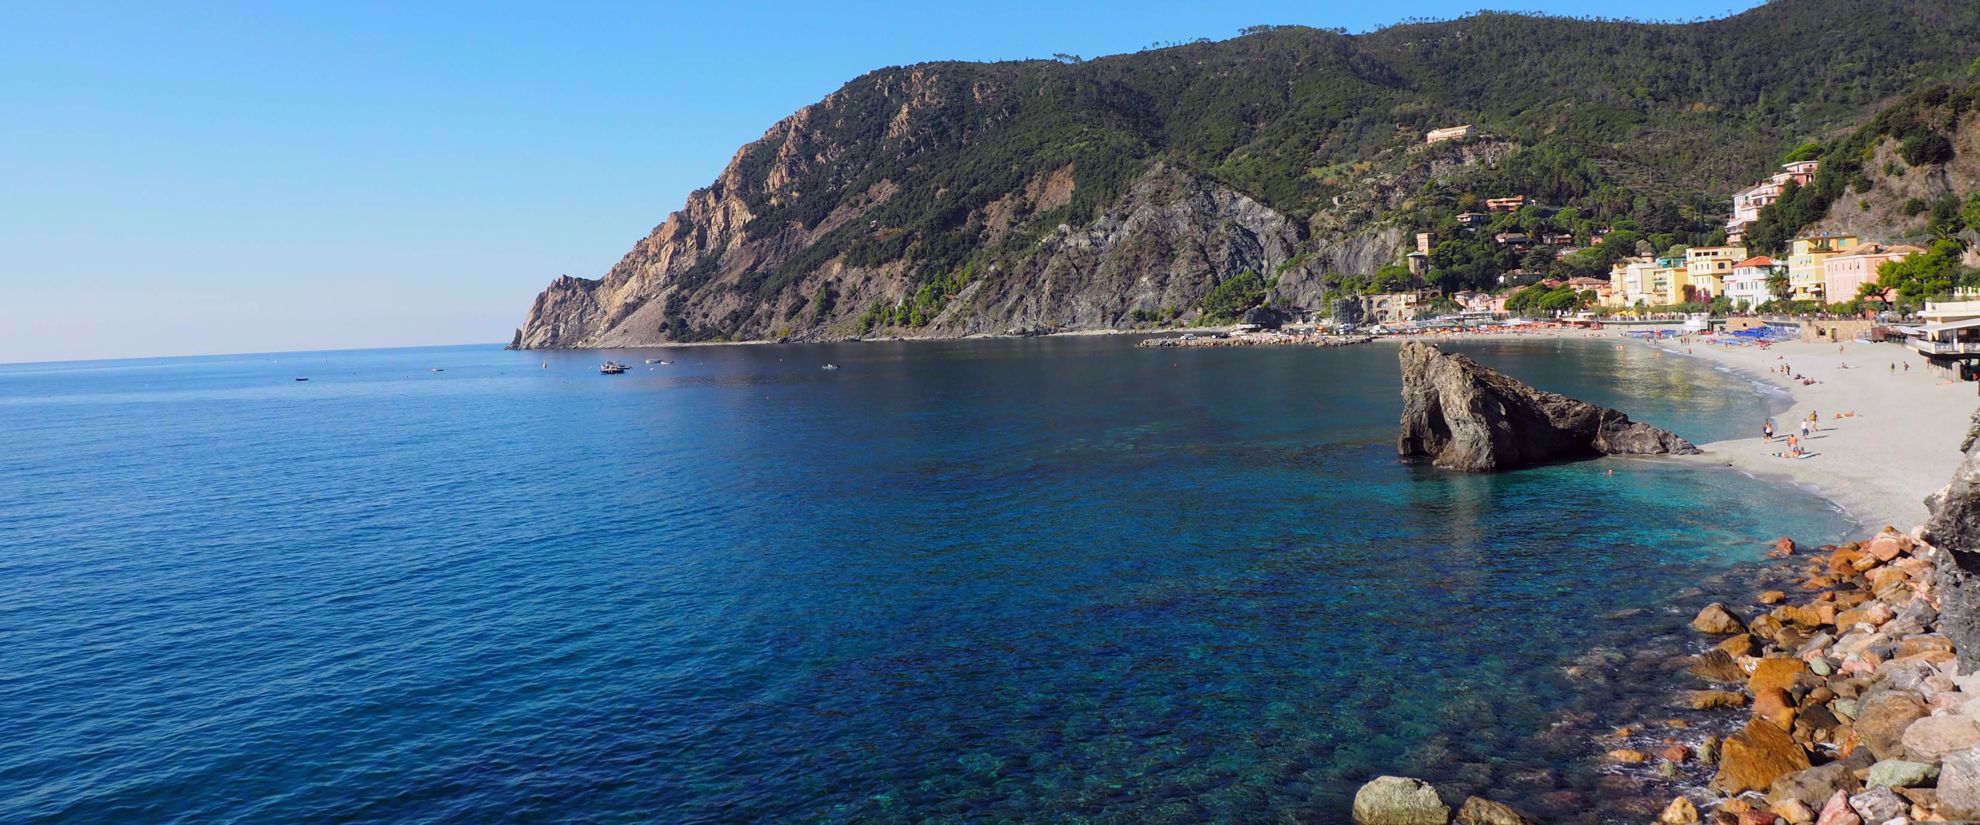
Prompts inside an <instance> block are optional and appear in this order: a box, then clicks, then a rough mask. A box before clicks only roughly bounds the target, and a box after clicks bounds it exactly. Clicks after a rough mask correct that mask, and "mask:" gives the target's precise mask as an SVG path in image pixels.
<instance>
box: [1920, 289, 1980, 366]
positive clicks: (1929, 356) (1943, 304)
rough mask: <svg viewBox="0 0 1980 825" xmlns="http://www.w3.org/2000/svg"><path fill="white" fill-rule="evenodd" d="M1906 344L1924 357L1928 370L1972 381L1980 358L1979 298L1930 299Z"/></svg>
mask: <svg viewBox="0 0 1980 825" xmlns="http://www.w3.org/2000/svg"><path fill="white" fill-rule="evenodd" d="M1918 317H1919V318H1920V319H1923V320H1924V321H1925V324H1924V325H1923V326H1921V327H1917V328H1914V329H1912V330H1910V331H1909V334H1908V335H1907V336H1906V337H1905V346H1908V347H1910V348H1912V349H1913V350H1915V351H1917V352H1918V354H1920V355H1923V356H1925V365H1926V368H1927V369H1930V370H1933V371H1935V372H1938V373H1940V374H1942V375H1944V376H1946V377H1947V378H1957V379H1960V380H1968V381H1970V380H1973V379H1974V378H1975V375H1976V369H1975V362H1976V361H1980V301H1972V300H1968V301H1927V302H1925V309H1924V311H1922V312H1920V313H1918Z"/></svg>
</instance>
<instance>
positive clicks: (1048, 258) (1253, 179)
mask: <svg viewBox="0 0 1980 825" xmlns="http://www.w3.org/2000/svg"><path fill="white" fill-rule="evenodd" d="M1650 11H1654V10H1650V9H1646V12H1650ZM1977 57H1980V4H1976V3H1971V2H1960V1H1959V0H1897V1H1896V2H1886V1H1883V0H1878V1H1875V2H1873V1H1872V0H1777V2H1773V3H1769V4H1767V5H1766V6H1763V7H1761V8H1758V9H1755V10H1753V11H1749V12H1746V13H1743V14H1740V15H1737V16H1734V17H1730V18H1726V19H1721V20H1713V21H1706V22H1697V23H1689V24H1662V23H1658V24H1649V23H1635V22H1617V21H1597V20H1575V19H1564V18H1552V17H1539V16H1529V15H1515V14H1496V13H1494V14H1480V15H1476V16H1472V17H1467V18H1464V19H1460V20H1453V21H1443V22H1418V23H1406V24H1402V25H1397V26H1394V27H1391V28H1387V29H1382V30H1380V31H1376V32H1372V33H1369V34H1364V35H1348V34H1345V33H1342V32H1336V31H1326V30H1318V29H1310V28H1300V27H1261V28H1257V29H1253V30H1248V31H1247V32H1246V33H1244V34H1243V35H1242V36H1239V37H1237V38H1234V39H1230V40H1224V41H1217V42H1211V41H1199V42H1197V43H1193V44H1186V45H1179V46H1173V47H1168V48H1160V49H1153V50H1149V51H1144V52H1139V53H1135V54H1128V55H1118V56H1112V57H1105V58H1100V59H1094V60H1085V61H1081V60H1079V59H1077V58H1071V57H1065V58H1061V59H1057V60H1031V61H1017V62H1008V63H992V64H978V63H931V64H923V65H918V66H910V67H895V68H887V69H881V70H878V71H875V72H872V73H869V74H867V75H864V76H862V77H860V78H858V79H855V80H853V81H852V82H851V83H848V84H847V85H846V86H845V87H843V88H842V89H840V90H839V91H837V92H834V93H833V94H832V95H830V96H828V97H827V98H826V99H824V100H822V101H820V102H819V103H817V104H814V105H812V106H809V107H806V108H805V109H803V110H800V111H799V112H797V113H795V114H793V115H792V116H791V117H789V118H787V119H785V120H784V121H781V122H779V123H778V124H776V125H775V126H773V127H772V128H771V129H770V130H769V131H768V132H767V133H766V134H765V135H764V136H763V137H762V138H761V139H760V140H758V141H756V142H753V143H751V144H749V145H747V146H745V147H743V148H742V149H741V150H740V151H739V152H738V153H737V154H736V156H735V158H734V160H733V161H732V162H731V164H730V166H729V168H728V169H726V170H725V171H724V172H723V174H722V175H721V177H720V178H719V179H718V180H717V181H716V182H715V183H714V184H712V185H711V186H710V187H708V188H707V189H703V190H700V191H697V192H696V193H695V194H694V195H692V196H691V197H690V199H689V202H688V204H687V205H686V206H685V207H684V208H683V209H682V210H681V211H679V212H676V213H675V214H674V215H672V216H670V217H669V218H668V220H667V221H666V222H665V223H663V224H662V225H660V226H659V227H657V228H656V229H655V230H654V231H653V232H652V233H651V234H650V235H649V236H648V237H647V238H645V239H643V240H642V241H640V242H639V243H638V244H637V245H636V246H635V247H634V249H633V250H632V252H630V253H629V254H628V255H627V256H626V257H625V259H624V260H622V261H621V262H620V263H619V264H618V265H617V266H615V267H614V268H613V269H612V270H611V271H610V272H608V273H607V274H606V275H605V276H604V277H603V278H602V279H600V280H596V281H593V280H586V279H578V278H563V279H559V280H558V281H557V282H555V283H554V284H553V285H552V286H551V288H550V289H548V290H546V292H545V293H544V294H543V295H542V296H540V297H539V298H538V300H537V302H536V305H535V306H534V307H533V308H532V310H531V312H530V316H529V319H528V321H527V322H526V323H525V325H524V327H523V329H521V330H520V331H519V332H518V334H517V338H516V345H518V346H528V347H557V346H607V345H627V344H643V343H659V342H665V341H692V340H710V339H731V340H743V339H773V338H781V337H787V336H788V337H793V338H800V339H815V338H833V337H844V336H857V335H876V334H904V335H962V334H972V333H980V332H1002V331H1005V330H1007V329H1010V328H1014V327H1023V328H1031V327H1047V328H1077V327H1103V326H1126V325H1130V324H1135V323H1144V324H1145V323H1171V322H1189V321H1192V320H1195V319H1198V318H1201V317H1203V316H1205V315H1206V313H1208V312H1210V311H1211V310H1212V308H1211V307H1209V306H1207V305H1206V298H1208V297H1209V296H1211V294H1212V293H1213V292H1214V291H1215V290H1216V289H1217V288H1218V287H1219V286H1220V285H1222V284H1226V283H1228V282H1230V281H1232V280H1233V279H1237V278H1239V277H1241V276H1243V277H1248V278H1250V279H1255V281H1256V283H1257V288H1256V291H1257V293H1258V296H1259V300H1270V301H1272V302H1274V303H1277V304H1280V305H1287V306H1294V307H1299V306H1306V307H1313V306H1318V305H1320V303H1321V302H1323V301H1324V300H1325V299H1326V297H1327V296H1328V295H1330V294H1334V293H1336V292H1338V291H1340V290H1341V289H1343V288H1352V287H1354V286H1355V285H1356V284H1357V283H1363V282H1365V281H1366V279H1368V278H1370V277H1373V276H1374V275H1375V274H1376V273H1377V272H1378V271H1382V270H1383V268H1384V267H1388V266H1391V265H1393V264H1395V263H1396V262H1397V261H1398V256H1399V254H1400V252H1402V251H1404V250H1403V246H1404V239H1405V238H1408V237H1409V233H1411V232H1414V231H1418V230H1424V229H1429V230H1442V234H1443V235H1445V236H1448V235H1449V234H1450V228H1451V227H1450V221H1451V219H1452V218H1453V217H1454V216H1455V215H1456V214H1457V213H1458V212H1461V211H1465V210H1467V209H1472V208H1475V204H1476V203H1477V202H1478V201H1479V200H1480V199H1482V198H1488V197H1499V196H1502V195H1509V194H1523V195H1526V196H1527V197H1528V198H1530V199H1532V200H1533V201H1535V202H1537V203H1539V204H1544V205H1546V206H1547V207H1548V214H1549V215H1550V220H1552V221H1553V223H1552V224H1550V226H1549V228H1551V229H1561V230H1564V231H1567V232H1577V231H1579V232H1582V233H1583V234H1584V235H1585V234H1587V233H1592V232H1594V231H1595V230H1598V229H1613V230H1622V231H1627V232H1631V233H1634V234H1635V235H1636V236H1637V237H1640V238H1644V239H1648V238H1652V237H1658V236H1666V237H1669V238H1671V239H1673V240H1674V241H1676V242H1681V243H1682V242H1688V243H1702V242H1706V241H1708V240H1710V235H1711V234H1712V233H1713V232H1714V231H1716V230H1717V229H1718V228H1719V226H1720V225H1721V224H1722V222H1723V219H1724V216H1725V212H1726V206H1725V197H1726V196H1727V195H1728V194H1730V193H1731V192H1732V191H1734V190H1735V189H1737V188H1740V187H1741V186H1743V185H1745V184H1747V183H1750V182H1751V181H1752V180H1754V179H1756V178H1758V177H1761V176H1763V175H1764V174H1766V173H1768V172H1770V171H1771V170H1772V167H1773V165H1774V164H1776V163H1777V162H1779V160H1780V159H1781V158H1782V157H1783V156H1784V155H1786V154H1787V153H1789V152H1791V151H1793V150H1794V149H1795V147H1797V146H1800V145H1802V144H1805V143H1808V142H1810V141H1815V142H1818V143H1820V142H1825V141H1834V140H1836V139H1837V137H1838V136H1841V135H1847V134H1849V133H1850V131H1851V130H1854V129H1857V128H1858V127H1861V126H1863V125H1864V123H1865V122H1866V121H1867V120H1868V119H1869V118H1870V116H1871V114H1872V113H1873V112H1875V111H1877V110H1878V109H1879V108H1880V107H1882V106H1883V105H1885V104H1886V103H1888V102H1890V101H1892V100H1894V99H1897V98H1900V97H1902V96H1903V95H1906V94H1908V93H1912V92H1915V91H1917V90H1919V89H1921V88H1925V87H1927V86H1929V85H1931V84H1933V83H1935V82H1941V81H1960V82H1962V83H1963V82H1965V80H1966V79H1967V78H1970V77H1971V76H1973V74H1974V73H1975V72H1976V71H1980V61H1977V60H1976V58H1977ZM1456 124H1474V125H1476V126H1477V127H1478V128H1479V130H1481V135H1480V136H1478V137H1474V138H1472V139H1469V140H1466V141H1454V142H1451V143H1444V144H1437V145H1434V146H1426V145H1424V134H1425V132H1427V131H1428V130H1431V129H1434V128H1438V127H1443V126H1451V125H1456ZM1823 171H1824V173H1825V174H1828V172H1829V170H1828V169H1827V168H1825V169H1824V170H1823ZM1831 197H1833V195H1831ZM1564 207H1567V208H1572V209H1573V211H1572V212H1570V213H1569V214H1568V215H1567V220H1565V221H1561V220H1558V218H1559V217H1560V216H1559V215H1558V214H1557V213H1555V212H1554V210H1557V209H1561V208H1564ZM1500 220H1501V221H1507V220H1517V219H1516V218H1501V219H1500ZM1809 220H1811V221H1812V220H1813V218H1810V219H1809ZM1661 239H1662V238H1661V237H1659V240H1661ZM1440 252H1441V253H1442V254H1440V255H1439V256H1438V257H1437V260H1435V261H1434V263H1435V264H1436V270H1435V271H1433V272H1431V273H1428V276H1429V279H1430V280H1431V281H1432V282H1434V283H1436V284H1437V285H1440V286H1444V287H1446V288H1459V287H1464V286H1476V285H1482V284H1483V283H1485V282H1489V281H1490V280H1492V279H1495V278H1496V277H1497V276H1498V275H1499V274H1501V273H1502V272H1503V271H1504V270H1506V269H1508V268H1511V267H1515V266H1517V265H1518V261H1517V260H1512V261H1508V260H1506V259H1505V257H1504V256H1503V255H1498V254H1496V253H1494V254H1493V255H1488V256H1483V257H1481V256H1480V255H1477V254H1473V253H1472V252H1471V251H1467V250H1454V249H1452V250H1440ZM1394 272H1395V270H1394V269H1390V270H1388V273H1389V275H1390V276H1393V275H1394ZM1357 279H1361V280H1359V281H1358V280H1357ZM1228 291H1229V290H1228V289H1227V292H1228Z"/></svg>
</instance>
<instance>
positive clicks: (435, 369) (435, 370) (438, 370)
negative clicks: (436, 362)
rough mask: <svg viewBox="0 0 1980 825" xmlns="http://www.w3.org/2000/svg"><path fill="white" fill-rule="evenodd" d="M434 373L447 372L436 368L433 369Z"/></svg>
mask: <svg viewBox="0 0 1980 825" xmlns="http://www.w3.org/2000/svg"><path fill="white" fill-rule="evenodd" d="M433 371H434V372H446V370H443V369H441V368H439V367H434V368H433Z"/></svg>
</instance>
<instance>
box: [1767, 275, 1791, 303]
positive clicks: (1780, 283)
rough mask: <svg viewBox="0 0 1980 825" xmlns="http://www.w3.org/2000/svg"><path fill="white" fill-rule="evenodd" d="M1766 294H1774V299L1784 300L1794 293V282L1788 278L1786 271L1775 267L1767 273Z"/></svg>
mask: <svg viewBox="0 0 1980 825" xmlns="http://www.w3.org/2000/svg"><path fill="white" fill-rule="evenodd" d="M1767 294H1769V295H1772V296H1774V300H1776V301H1785V300H1787V299H1788V296H1789V295H1792V294H1794V283H1793V282H1791V281H1789V280H1788V276H1787V273H1786V272H1783V271H1781V270H1779V269H1775V270H1774V271H1773V272H1769V273H1767Z"/></svg>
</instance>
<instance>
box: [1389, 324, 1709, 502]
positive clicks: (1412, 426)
mask: <svg viewBox="0 0 1980 825" xmlns="http://www.w3.org/2000/svg"><path fill="white" fill-rule="evenodd" d="M1401 358H1402V378H1403V414H1402V434H1401V435H1400V436H1399V437H1398V438H1397V440H1396V451H1397V452H1398V453H1400V454H1402V455H1403V456H1404V457H1405V458H1428V459H1431V460H1432V461H1434V462H1435V463H1436V465H1437V466H1439V467H1446V468H1449V469H1453V470H1466V471H1470V472H1490V471H1493V470H1510V469H1514V468H1517V467H1525V466H1529V465H1533V464H1544V463H1547V462H1552V461H1566V460H1571V459H1578V458H1594V457H1596V456H1604V455H1659V454H1692V453H1697V452H1698V451H1699V450H1698V448H1697V447H1695V446H1692V444H1691V442H1689V441H1686V440H1684V439H1682V438H1679V437H1677V436H1675V435H1672V434H1670V433H1668V432H1665V431H1663V430H1660V429H1657V428H1656V427H1652V426H1650V425H1648V424H1640V423H1637V422H1634V421H1631V420H1629V416H1627V415H1623V414H1622V413H1620V412H1617V411H1615V410H1611V409H1608V408H1606V407H1598V406H1595V405H1594V404H1590V403H1587V402H1585V401H1577V400H1575V399H1572V398H1569V397H1567V396H1565V395H1559V394H1557V393H1551V392H1542V391H1540V390H1536V389H1534V388H1532V387H1529V386H1527V385H1525V384H1522V383H1520V382H1519V381H1516V380H1513V379H1512V378H1509V377H1507V376H1506V375H1504V374H1502V373H1499V372H1497V371H1495V370H1491V369H1487V368H1486V367H1484V366H1483V365H1480V364H1479V363H1478V362H1476V361H1473V360H1471V359H1469V358H1466V357H1464V356H1462V355H1452V354H1449V353H1446V352H1443V351H1442V350H1439V349H1437V348H1436V347H1433V346H1431V345H1429V344H1423V343H1418V342H1414V341H1412V342H1410V343H1407V344H1404V345H1403V347H1402V353H1401Z"/></svg>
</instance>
